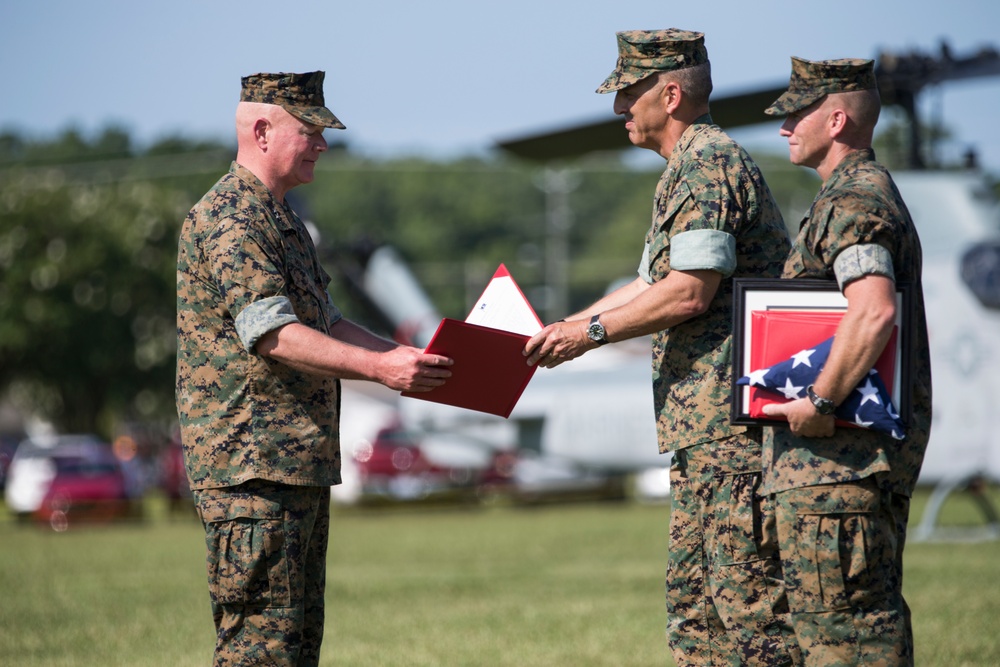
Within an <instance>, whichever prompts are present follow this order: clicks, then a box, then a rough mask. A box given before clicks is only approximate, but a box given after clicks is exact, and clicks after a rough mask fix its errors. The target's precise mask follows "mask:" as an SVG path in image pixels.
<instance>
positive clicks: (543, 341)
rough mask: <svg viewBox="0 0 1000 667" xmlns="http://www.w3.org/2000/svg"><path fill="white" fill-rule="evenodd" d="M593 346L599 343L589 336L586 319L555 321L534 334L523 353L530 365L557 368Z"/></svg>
mask: <svg viewBox="0 0 1000 667" xmlns="http://www.w3.org/2000/svg"><path fill="white" fill-rule="evenodd" d="M592 347H597V343H595V342H594V341H592V340H590V339H589V338H588V337H587V322H586V321H584V320H576V321H573V322H555V323H553V324H550V325H549V326H547V327H545V328H544V329H542V330H541V331H539V332H538V333H536V334H535V335H534V336H532V337H531V339H530V340H529V341H528V342H527V344H526V345H525V346H524V350H523V352H522V354H524V356H526V357H527V358H528V365H529V366H533V365H535V364H538V365H539V366H542V367H543V368H555V367H556V366H558V365H559V364H561V363H563V362H564V361H570V360H571V359H576V358H577V357H579V356H580V355H581V354H583V353H584V352H586V351H587V350H589V349H590V348H592Z"/></svg>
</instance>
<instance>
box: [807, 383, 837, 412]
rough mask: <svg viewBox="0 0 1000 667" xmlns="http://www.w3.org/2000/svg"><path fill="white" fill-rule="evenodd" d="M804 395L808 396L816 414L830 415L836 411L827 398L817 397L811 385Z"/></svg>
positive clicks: (835, 407)
mask: <svg viewBox="0 0 1000 667" xmlns="http://www.w3.org/2000/svg"><path fill="white" fill-rule="evenodd" d="M806 395H808V396H809V400H810V401H812V404H813V407H814V408H816V412H818V413H820V414H821V415H832V414H833V411H834V410H836V409H837V406H836V405H834V403H833V401H831V400H830V399H829V398H823V397H822V396H817V395H816V392H815V391H813V386H812V385H809V386H808V387H806Z"/></svg>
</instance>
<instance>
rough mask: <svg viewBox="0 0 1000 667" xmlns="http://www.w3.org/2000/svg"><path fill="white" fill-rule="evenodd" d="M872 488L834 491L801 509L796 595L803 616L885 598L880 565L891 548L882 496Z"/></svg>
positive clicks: (849, 488)
mask: <svg viewBox="0 0 1000 667" xmlns="http://www.w3.org/2000/svg"><path fill="white" fill-rule="evenodd" d="M868 486H870V484H868V483H866V482H862V483H860V484H856V485H845V486H842V487H840V488H833V489H831V490H830V493H829V494H825V495H824V498H823V500H822V501H820V502H816V501H813V503H812V507H809V508H800V509H799V510H797V512H796V514H797V516H796V525H797V529H798V540H797V542H796V546H795V550H796V553H795V559H794V567H795V568H796V569H797V570H798V578H799V586H798V590H797V591H796V592H795V595H796V597H799V598H800V602H801V605H796V606H800V608H801V609H802V610H803V611H811V612H825V611H835V610H842V609H848V608H850V607H852V606H859V605H860V606H863V605H864V604H865V603H866V601H867V599H869V598H871V597H872V596H875V597H880V596H881V592H882V591H883V589H884V584H883V583H882V582H880V581H879V578H880V577H881V576H882V575H881V571H882V568H881V567H880V563H881V562H882V561H883V560H884V558H885V554H886V547H887V546H888V543H887V541H886V539H885V536H884V535H882V534H881V531H880V526H879V522H878V516H877V507H878V505H877V495H876V494H875V491H874V490H873V489H871V488H867V487H868ZM792 594H793V593H792V592H791V591H789V595H792Z"/></svg>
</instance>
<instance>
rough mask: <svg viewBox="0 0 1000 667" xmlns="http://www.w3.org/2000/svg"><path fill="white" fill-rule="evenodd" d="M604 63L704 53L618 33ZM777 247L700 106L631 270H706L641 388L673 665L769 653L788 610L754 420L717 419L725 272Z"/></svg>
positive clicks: (642, 72) (750, 174)
mask: <svg viewBox="0 0 1000 667" xmlns="http://www.w3.org/2000/svg"><path fill="white" fill-rule="evenodd" d="M618 43H619V54H620V55H619V59H618V66H617V67H616V69H615V72H614V73H612V75H611V76H610V77H608V79H607V80H606V81H605V83H604V84H603V85H602V87H601V88H599V89H598V92H611V91H614V90H620V89H621V88H624V87H626V86H629V85H632V84H634V83H636V82H637V81H640V80H642V79H643V78H645V76H649V75H650V74H651V73H652V71H657V70H659V71H664V70H666V71H670V70H675V69H681V68H683V67H688V66H693V65H699V64H701V63H705V62H707V60H708V58H707V52H706V51H705V49H704V46H703V37H702V35H701V33H692V32H688V31H681V30H673V29H670V30H660V31H628V32H623V33H618ZM788 248H789V240H788V233H787V230H786V228H785V226H784V223H783V221H782V218H781V213H780V211H779V210H778V207H777V205H776V204H775V202H774V199H773V197H772V196H771V192H770V190H769V189H768V187H767V185H766V183H765V182H764V179H763V176H762V175H761V173H760V171H759V170H758V168H757V166H756V164H754V162H753V160H752V159H751V158H750V156H749V155H748V154H747V153H746V152H745V151H744V150H743V149H742V148H741V147H740V146H739V145H737V144H736V143H735V142H733V141H732V139H730V138H729V137H728V136H727V135H726V134H725V133H724V132H722V130H721V129H719V127H718V126H716V125H714V124H712V119H711V117H710V116H709V115H707V114H706V115H704V116H702V117H700V118H698V119H697V120H696V121H695V122H694V123H693V124H692V125H691V126H690V127H688V128H687V129H686V130H685V131H684V133H683V134H682V135H681V137H680V138H679V140H678V141H677V143H676V144H675V146H674V148H673V151H672V153H671V155H670V156H669V158H668V160H667V166H666V170H665V171H664V173H663V176H662V177H661V178H660V181H659V183H658V185H657V188H656V195H655V202H654V208H653V218H652V226H651V228H650V230H649V233H648V234H647V236H646V248H645V252H644V255H643V261H642V263H641V265H640V267H639V273H640V275H642V276H643V278H644V279H646V280H647V282H650V283H652V282H656V281H659V280H663V279H664V278H666V276H667V274H668V273H669V272H670V270H671V269H672V268H673V269H677V270H685V271H689V270H699V269H712V270H716V271H718V272H720V273H722V274H723V278H724V279H723V280H722V282H721V283H720V285H719V288H718V291H717V292H716V294H715V296H714V297H713V299H712V302H711V305H710V306H709V308H708V310H707V311H706V312H705V313H704V314H702V315H699V316H698V317H694V318H691V319H689V320H688V321H686V322H683V323H681V324H679V325H677V326H674V327H672V328H671V329H670V330H669V331H661V332H659V333H657V334H654V336H653V390H654V400H655V409H656V414H657V433H658V440H659V447H660V451H661V452H664V453H666V452H670V451H673V452H674V458H673V463H672V465H671V471H670V482H671V517H670V546H669V557H668V566H667V576H666V597H667V617H668V618H667V637H668V641H669V643H670V646H671V650H672V652H673V654H674V658H675V660H676V662H677V664H678V665H782V664H789V663H790V662H791V660H792V659H793V653H794V651H795V647H794V644H793V645H791V646H789V645H787V642H786V640H785V633H786V632H787V626H786V625H785V622H784V619H783V618H782V616H783V615H784V614H785V613H786V612H787V608H786V603H785V597H784V589H783V583H782V580H781V573H780V564H779V560H778V554H777V535H776V532H775V525H774V517H773V512H772V510H771V507H770V506H769V500H768V499H760V498H759V497H758V494H757V490H758V488H759V486H760V482H761V432H760V429H757V428H747V427H744V426H732V425H731V424H730V423H729V414H730V400H731V399H730V396H731V383H732V359H731V353H732V349H731V348H732V336H731V333H732V294H733V290H732V280H731V278H733V277H739V276H754V277H777V276H778V275H779V273H780V270H781V265H782V262H783V261H784V258H785V256H786V255H787V252H788Z"/></svg>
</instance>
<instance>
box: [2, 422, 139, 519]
mask: <svg viewBox="0 0 1000 667" xmlns="http://www.w3.org/2000/svg"><path fill="white" fill-rule="evenodd" d="M4 497H5V500H6V503H7V507H8V509H9V510H10V511H12V512H14V513H15V514H16V515H17V516H18V517H19V518H21V519H23V520H29V519H30V520H34V521H36V522H38V523H41V524H46V525H49V526H51V527H52V529H53V530H56V531H64V530H66V529H67V528H69V526H70V525H71V524H76V523H79V522H93V521H110V520H114V519H124V518H128V517H130V516H132V515H133V508H132V503H131V499H130V497H129V494H128V487H127V483H126V478H125V473H124V471H123V468H122V464H121V462H120V461H119V460H118V459H117V458H116V457H115V455H114V452H113V451H112V448H111V445H109V444H108V443H106V442H104V441H102V440H101V439H99V438H97V437H96V436H92V435H60V436H51V437H39V438H29V439H27V440H24V441H22V442H21V443H20V445H18V448H17V450H16V451H15V452H14V457H13V459H12V460H11V463H10V469H9V470H8V477H7V486H6V488H5V489H4Z"/></svg>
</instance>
